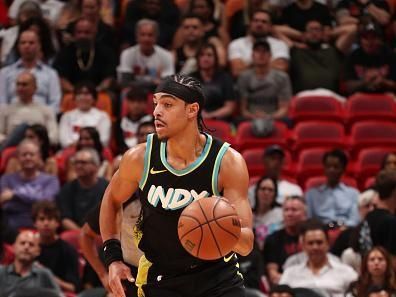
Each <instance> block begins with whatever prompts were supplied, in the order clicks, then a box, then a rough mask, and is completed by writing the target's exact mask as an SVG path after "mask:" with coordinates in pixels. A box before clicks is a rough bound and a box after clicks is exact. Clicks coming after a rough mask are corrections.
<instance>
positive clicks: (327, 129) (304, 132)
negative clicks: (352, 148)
mask: <svg viewBox="0 0 396 297" xmlns="http://www.w3.org/2000/svg"><path fill="white" fill-rule="evenodd" d="M293 132H294V134H293V139H294V146H293V149H294V151H295V152H296V153H298V152H299V151H301V150H302V149H306V148H311V147H327V148H334V147H338V148H345V147H346V144H345V142H346V139H345V131H344V126H343V125H342V124H340V123H335V122H328V121H326V122H325V121H323V122H321V121H307V122H301V123H298V124H297V125H296V127H295V128H294V130H293Z"/></svg>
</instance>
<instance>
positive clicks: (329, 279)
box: [279, 222, 358, 297]
mask: <svg viewBox="0 0 396 297" xmlns="http://www.w3.org/2000/svg"><path fill="white" fill-rule="evenodd" d="M301 242H302V248H303V250H304V252H305V253H306V255H307V260H306V261H304V262H303V263H301V264H298V265H294V266H291V267H289V268H287V269H286V270H285V271H284V272H283V274H282V277H281V279H280V282H279V283H280V284H286V285H289V286H290V287H292V288H297V287H300V288H311V289H319V290H323V291H325V292H326V293H327V294H329V295H331V296H333V297H343V296H344V294H345V292H346V291H347V289H348V288H349V285H350V284H351V282H353V281H355V280H356V279H357V277H358V275H357V273H356V272H355V271H354V270H353V269H352V268H351V267H349V266H347V265H345V264H342V263H341V262H338V261H334V260H333V259H332V258H331V257H329V256H328V255H327V252H328V251H329V241H328V237H327V234H326V231H325V229H324V227H323V226H322V225H321V224H320V223H316V222H311V223H309V224H307V225H306V226H305V227H304V228H303V229H302V233H301Z"/></svg>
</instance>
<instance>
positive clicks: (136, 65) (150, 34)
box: [117, 19, 175, 87]
mask: <svg viewBox="0 0 396 297" xmlns="http://www.w3.org/2000/svg"><path fill="white" fill-rule="evenodd" d="M159 30H160V29H159V27H158V24H157V23H156V22H155V21H152V20H149V19H142V20H140V21H139V22H138V23H137V24H136V40H137V44H136V45H134V46H132V47H129V48H127V49H125V50H124V51H123V52H122V53H121V57H120V65H119V66H118V68H117V72H118V74H119V81H120V83H121V84H123V85H125V84H126V83H127V82H129V81H130V80H131V79H133V80H135V81H136V82H138V83H140V84H144V85H146V86H149V87H154V86H156V85H157V84H158V83H159V82H160V79H161V78H163V77H165V76H168V75H171V74H174V73H175V67H174V66H175V65H174V62H173V57H172V53H171V52H169V51H168V50H166V49H164V48H162V47H160V46H159V45H157V44H156V42H157V38H158V34H159Z"/></svg>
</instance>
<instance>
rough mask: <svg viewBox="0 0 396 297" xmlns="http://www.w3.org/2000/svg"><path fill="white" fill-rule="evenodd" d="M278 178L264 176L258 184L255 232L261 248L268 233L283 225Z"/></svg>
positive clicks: (255, 205) (261, 248)
mask: <svg viewBox="0 0 396 297" xmlns="http://www.w3.org/2000/svg"><path fill="white" fill-rule="evenodd" d="M276 196H277V186H276V180H275V179H273V178H270V177H262V178H261V179H260V180H259V181H258V182H257V186H256V192H255V204H254V208H253V212H254V222H253V227H254V232H255V237H256V242H257V244H258V247H259V249H260V250H263V247H264V243H265V240H266V238H267V237H268V235H270V234H272V233H274V232H275V231H277V230H279V229H280V228H281V225H282V221H283V216H282V209H281V208H280V207H279V205H278V203H277V202H276Z"/></svg>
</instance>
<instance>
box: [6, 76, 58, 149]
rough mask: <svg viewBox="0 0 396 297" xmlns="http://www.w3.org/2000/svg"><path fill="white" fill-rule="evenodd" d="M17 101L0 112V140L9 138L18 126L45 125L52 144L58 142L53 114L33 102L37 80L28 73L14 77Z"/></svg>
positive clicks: (45, 107) (38, 103) (51, 111)
mask: <svg viewBox="0 0 396 297" xmlns="http://www.w3.org/2000/svg"><path fill="white" fill-rule="evenodd" d="M15 84H16V95H17V101H15V102H13V103H11V104H10V105H7V106H6V107H4V108H2V109H1V110H0V138H2V137H3V138H5V137H7V136H8V137H10V135H11V134H12V133H13V131H14V130H15V128H16V127H18V126H20V125H32V124H41V125H45V127H46V129H47V131H48V132H49V137H50V139H51V142H52V143H53V144H56V143H57V142H58V124H57V122H56V115H55V112H54V111H53V110H52V109H50V108H49V107H48V106H46V105H44V104H43V103H40V102H37V101H36V102H35V101H33V99H34V98H33V96H34V93H35V92H36V90H37V85H38V83H37V80H36V77H35V76H34V74H32V73H31V72H29V71H24V72H21V73H19V74H18V75H17V77H16V81H15Z"/></svg>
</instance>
